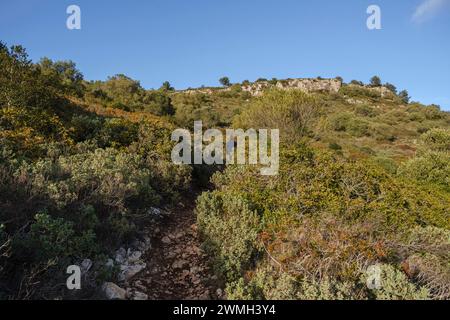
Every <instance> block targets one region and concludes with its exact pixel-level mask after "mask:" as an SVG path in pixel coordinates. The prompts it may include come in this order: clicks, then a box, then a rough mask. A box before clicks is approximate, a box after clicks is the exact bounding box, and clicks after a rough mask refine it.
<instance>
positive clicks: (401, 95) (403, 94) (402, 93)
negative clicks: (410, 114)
mask: <svg viewBox="0 0 450 320" xmlns="http://www.w3.org/2000/svg"><path fill="white" fill-rule="evenodd" d="M398 97H399V98H400V99H402V101H403V102H404V103H406V104H408V103H409V99H411V97H410V96H409V93H408V91H407V90H402V91H400V93H399V94H398Z"/></svg>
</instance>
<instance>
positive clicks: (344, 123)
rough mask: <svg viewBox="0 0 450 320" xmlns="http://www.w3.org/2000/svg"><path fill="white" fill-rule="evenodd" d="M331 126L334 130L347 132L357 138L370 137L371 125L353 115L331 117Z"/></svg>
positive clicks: (344, 114)
mask: <svg viewBox="0 0 450 320" xmlns="http://www.w3.org/2000/svg"><path fill="white" fill-rule="evenodd" d="M330 124H331V127H332V129H333V130H335V131H345V132H347V133H349V134H351V135H352V136H355V137H362V136H367V135H369V124H368V123H367V122H366V121H364V120H361V119H359V118H357V117H355V116H354V115H353V114H352V113H340V114H337V115H335V116H333V117H331V119H330Z"/></svg>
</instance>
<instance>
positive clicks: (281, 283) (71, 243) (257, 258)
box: [0, 45, 450, 299]
mask: <svg viewBox="0 0 450 320" xmlns="http://www.w3.org/2000/svg"><path fill="white" fill-rule="evenodd" d="M221 83H222V85H224V86H226V87H227V88H229V90H227V91H221V90H218V89H214V88H211V89H210V90H211V92H210V93H208V94H206V93H202V92H198V93H195V92H189V93H187V92H182V91H181V92H180V91H175V90H174V88H172V87H171V85H170V83H168V82H166V83H164V84H163V85H162V87H161V88H160V89H156V90H146V89H144V88H142V86H141V85H140V83H139V82H138V81H136V80H133V79H130V78H129V77H127V76H125V75H115V76H112V77H110V78H109V79H107V80H106V81H95V82H93V81H90V82H89V81H85V80H84V79H83V75H82V73H81V72H80V71H79V70H77V69H76V65H75V64H74V63H73V62H53V61H51V60H49V59H42V60H41V61H40V62H39V63H36V64H35V63H32V62H30V61H29V59H28V57H27V55H26V52H25V50H24V49H23V48H22V47H12V48H8V47H6V46H5V45H0V107H1V109H0V299H2V298H3V299H11V298H17V299H30V298H55V297H64V295H65V293H64V292H65V287H64V285H65V276H66V274H65V267H66V266H67V265H69V264H70V263H75V262H77V261H80V260H81V259H84V258H87V257H89V258H91V259H93V260H95V261H102V260H104V259H105V257H106V254H107V253H108V252H109V251H111V250H114V249H115V248H117V246H118V245H119V244H120V243H123V242H126V241H128V240H130V239H132V237H134V236H135V235H136V232H137V231H138V230H139V228H140V227H141V226H142V225H143V224H148V223H150V224H151V214H150V213H149V209H150V208H152V207H168V208H170V207H171V206H174V205H176V204H178V202H180V201H181V200H182V196H183V195H184V194H192V190H193V185H194V184H197V188H198V186H200V187H203V188H207V189H206V190H205V192H204V193H202V194H201V195H200V196H199V197H198V199H197V206H196V210H195V212H196V214H197V219H198V225H199V230H200V232H201V235H202V237H203V239H204V248H205V250H206V252H208V253H209V254H210V256H211V257H212V258H213V260H214V271H215V272H216V273H217V275H218V277H219V280H218V281H220V282H221V284H223V286H224V287H226V293H227V298H229V299H449V298H450V257H449V252H450V250H449V249H450V188H449V186H450V115H449V113H448V112H443V111H441V110H440V108H439V107H438V106H435V105H431V106H425V105H422V104H420V103H417V102H409V97H408V93H407V92H405V91H402V92H400V93H399V94H397V89H396V88H395V87H394V86H393V85H390V84H388V85H387V86H386V87H387V88H388V89H389V93H387V94H382V91H380V90H377V88H380V87H381V79H379V78H378V77H376V78H375V77H374V78H372V81H371V85H370V86H363V85H361V83H359V82H357V81H353V82H352V84H346V85H344V86H343V87H342V88H341V90H340V91H339V92H338V93H328V92H316V93H311V94H306V93H303V92H300V91H296V90H279V89H268V90H267V91H266V92H265V93H264V94H263V95H262V96H260V97H253V96H251V95H250V94H249V93H248V92H244V91H243V90H242V88H241V86H240V85H231V83H230V81H229V79H228V78H226V77H224V78H222V79H221ZM194 120H203V123H204V126H205V127H219V128H226V127H236V128H279V129H280V131H281V143H282V145H281V146H280V150H281V158H280V173H279V175H277V176H270V177H267V176H261V175H260V172H259V170H258V168H257V167H255V166H231V165H230V166H227V167H226V168H224V169H223V170H217V168H210V167H202V166H200V167H189V166H176V165H174V164H172V162H171V159H170V152H171V150H172V147H173V143H172V142H171V141H170V135H171V132H172V130H173V129H175V128H177V127H185V128H191V127H192V126H193V121H194ZM214 170H215V173H214V175H213V176H212V177H211V175H212V173H213V172H212V171H214ZM210 177H211V180H210V181H211V184H209V183H207V182H208V180H209V178H210ZM100 265H101V264H100ZM373 265H376V266H378V267H379V270H380V272H381V279H382V280H381V281H382V284H381V288H379V289H369V288H368V286H367V284H366V282H367V277H368V273H367V272H366V271H367V269H368V268H369V267H370V266H373ZM109 273H110V271H108V270H103V269H101V268H100V269H98V270H96V272H95V276H96V279H95V280H96V281H98V282H100V281H104V280H105V279H108V277H110V276H111V275H110V274H109Z"/></svg>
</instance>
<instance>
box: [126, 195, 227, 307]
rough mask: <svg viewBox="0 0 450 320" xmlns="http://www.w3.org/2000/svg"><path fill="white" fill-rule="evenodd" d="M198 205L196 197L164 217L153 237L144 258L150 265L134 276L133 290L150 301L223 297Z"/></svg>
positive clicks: (132, 281)
mask: <svg viewBox="0 0 450 320" xmlns="http://www.w3.org/2000/svg"><path fill="white" fill-rule="evenodd" d="M194 206H195V203H194V200H193V199H192V200H187V201H186V202H185V203H184V205H183V206H181V205H180V206H179V208H178V209H175V210H174V211H173V212H171V214H169V215H164V216H163V218H162V221H161V223H160V227H159V228H158V229H156V230H155V232H154V236H153V237H152V239H151V243H152V248H151V250H148V252H147V253H146V255H145V256H144V257H143V259H142V260H143V261H144V262H145V263H146V268H145V270H144V271H143V272H141V273H139V274H137V275H136V276H135V277H133V279H131V283H130V284H129V285H130V286H131V287H132V288H131V290H135V291H137V292H142V293H144V296H145V295H146V296H147V298H148V299H150V300H171V299H180V300H198V299H201V300H204V299H206V300H208V299H221V298H223V297H222V290H221V289H220V288H218V286H217V277H216V276H215V275H213V273H212V271H211V270H210V269H209V264H210V263H209V260H208V256H207V255H206V253H205V252H203V250H202V249H201V247H200V245H201V242H200V239H199V235H198V231H197V225H196V217H195V213H194Z"/></svg>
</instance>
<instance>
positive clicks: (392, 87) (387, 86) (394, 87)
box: [384, 82, 397, 94]
mask: <svg viewBox="0 0 450 320" xmlns="http://www.w3.org/2000/svg"><path fill="white" fill-rule="evenodd" d="M384 86H385V87H386V88H388V89H389V90H390V91H391V92H392V93H394V94H397V87H396V86H394V85H393V84H392V83H389V82H387V83H386V84H385V85H384Z"/></svg>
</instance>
